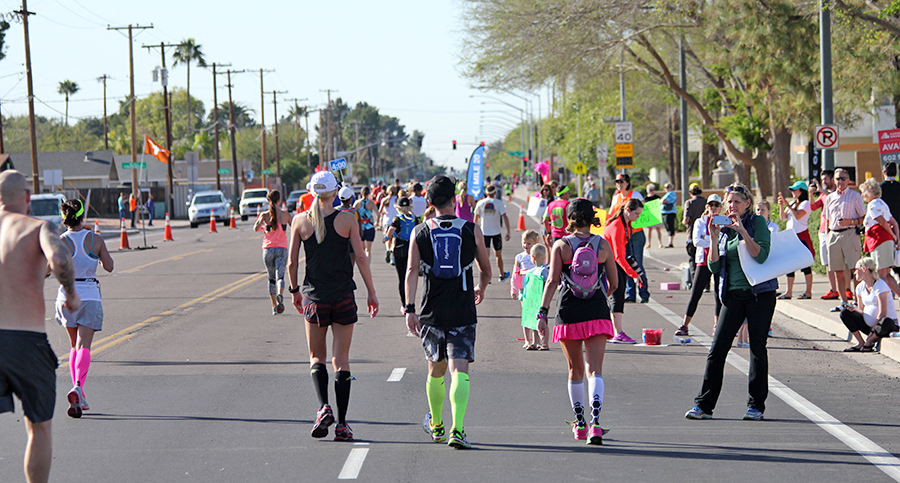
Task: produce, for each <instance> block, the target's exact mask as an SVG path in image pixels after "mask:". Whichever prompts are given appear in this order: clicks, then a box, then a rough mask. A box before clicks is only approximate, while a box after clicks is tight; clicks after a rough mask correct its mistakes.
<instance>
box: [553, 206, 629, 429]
mask: <svg viewBox="0 0 900 483" xmlns="http://www.w3.org/2000/svg"><path fill="white" fill-rule="evenodd" d="M566 220H567V222H568V223H567V228H566V231H567V232H568V233H570V235H568V236H566V237H563V239H561V240H557V241H556V242H554V243H553V248H552V250H551V251H550V275H549V279H548V280H547V283H546V284H545V285H544V298H543V300H542V302H541V308H540V309H538V315H537V318H538V329H539V330H542V329H545V328H546V326H547V315H548V312H549V306H550V301H551V300H552V299H553V294H554V293H555V292H556V288H557V287H558V286H559V284H560V281H562V282H563V286H562V291H561V292H560V296H559V302H558V306H557V314H556V325H555V326H554V327H553V342H559V343H560V346H561V347H562V350H563V354H564V355H565V356H566V363H567V364H568V367H569V400H570V402H571V403H572V411H574V412H575V423H574V425H573V426H572V432H573V433H574V435H575V439H579V440H587V443H588V444H595V445H600V444H603V433H604V430H603V429H602V428H601V427H600V409H601V408H602V406H603V394H604V384H603V375H602V373H603V356H604V354H605V352H606V341H607V340H608V339H609V338H610V337H612V336H613V334H614V329H613V324H612V320H610V319H611V317H610V314H609V305H608V304H607V301H606V300H607V297H608V296H609V295H610V294H612V292H613V291H615V290H616V287H617V286H618V284H619V283H621V281H620V280H619V277H618V272H617V270H616V262H615V260H614V258H613V252H612V249H611V248H610V246H609V243H608V242H607V241H606V240H605V239H603V237H601V236H599V235H592V234H591V226H592V225H594V226H596V225H599V224H600V220H598V219H597V218H596V215H595V214H594V205H593V204H591V202H590V201H588V200H586V199H584V198H577V199H575V200H572V201H571V202H569V205H568V206H567V207H566ZM585 372H587V380H588V394H590V401H591V402H590V408H591V421H590V425H589V426H588V422H587V420H586V419H585V415H584V409H585V405H584V401H585V392H584V389H585V388H584V378H585Z"/></svg>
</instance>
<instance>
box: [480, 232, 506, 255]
mask: <svg viewBox="0 0 900 483" xmlns="http://www.w3.org/2000/svg"><path fill="white" fill-rule="evenodd" d="M484 246H485V247H487V248H490V247H492V246H493V247H494V251H500V250H503V236H502V235H493V236H487V235H484Z"/></svg>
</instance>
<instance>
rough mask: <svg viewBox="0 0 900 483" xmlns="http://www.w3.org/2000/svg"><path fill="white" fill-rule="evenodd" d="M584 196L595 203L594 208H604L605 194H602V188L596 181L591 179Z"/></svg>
mask: <svg viewBox="0 0 900 483" xmlns="http://www.w3.org/2000/svg"><path fill="white" fill-rule="evenodd" d="M584 197H585V198H587V199H588V201H590V202H591V204H592V205H594V208H602V207H603V206H602V200H603V196H601V194H600V188H598V187H597V183H596V182H595V181H591V184H590V187H589V188H588V190H587V191H585V192H584Z"/></svg>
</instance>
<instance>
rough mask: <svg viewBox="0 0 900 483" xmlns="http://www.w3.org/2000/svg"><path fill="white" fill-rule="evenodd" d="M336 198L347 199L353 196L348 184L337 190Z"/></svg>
mask: <svg viewBox="0 0 900 483" xmlns="http://www.w3.org/2000/svg"><path fill="white" fill-rule="evenodd" d="M338 198H340V199H342V200H349V199H350V198H353V189H352V188H350V187H349V186H344V187H343V188H341V190H340V191H338Z"/></svg>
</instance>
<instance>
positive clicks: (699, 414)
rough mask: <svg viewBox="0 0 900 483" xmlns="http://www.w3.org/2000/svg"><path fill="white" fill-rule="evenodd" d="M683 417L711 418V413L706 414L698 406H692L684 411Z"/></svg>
mask: <svg viewBox="0 0 900 483" xmlns="http://www.w3.org/2000/svg"><path fill="white" fill-rule="evenodd" d="M684 417H685V418H687V419H712V414H707V413H705V412H703V410H702V409H700V408H699V407H697V406H694V407H692V408H691V410H690V411H688V412H686V413H684Z"/></svg>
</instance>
